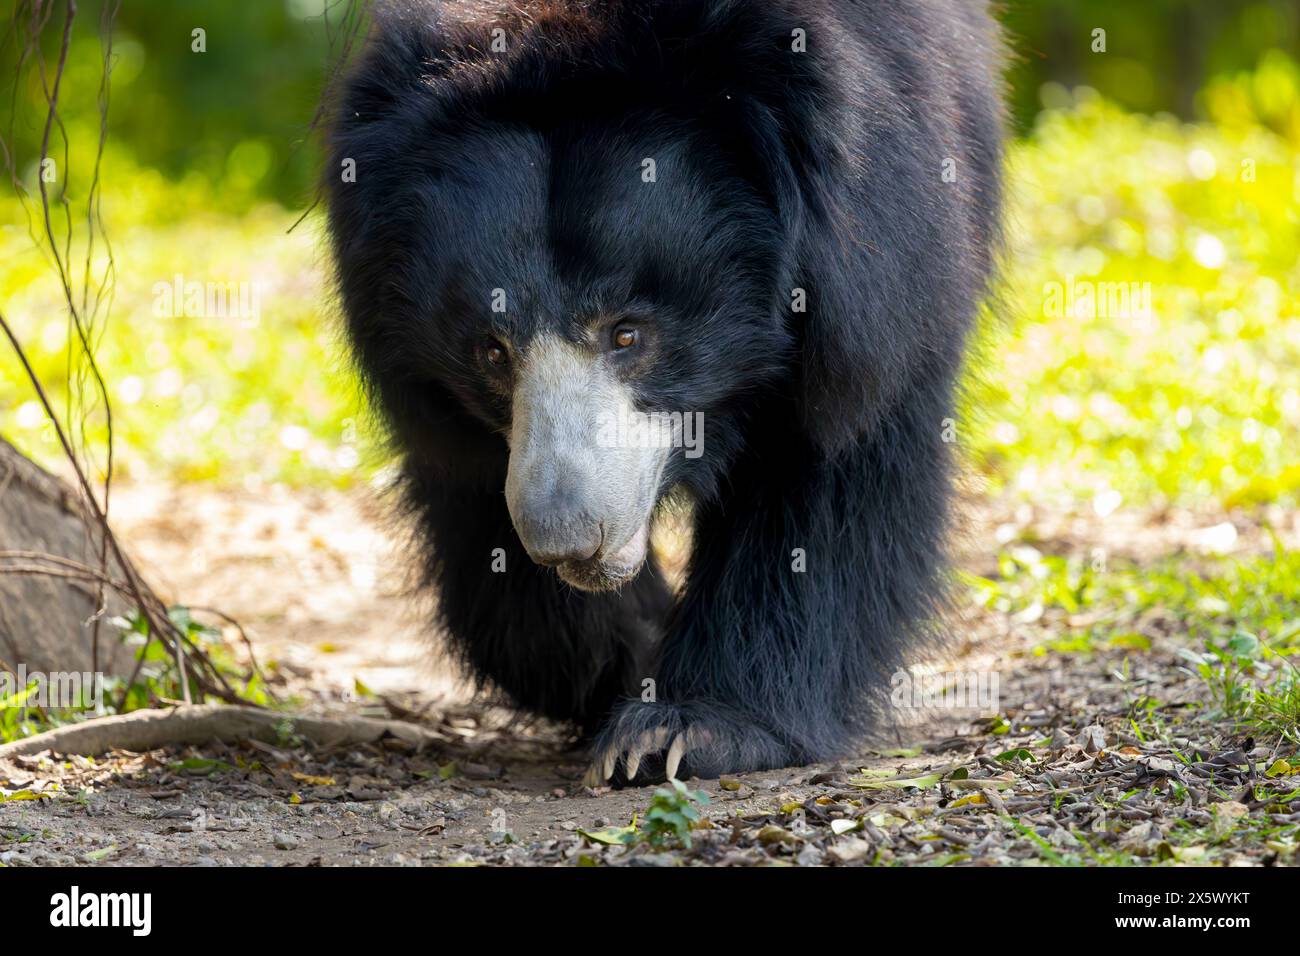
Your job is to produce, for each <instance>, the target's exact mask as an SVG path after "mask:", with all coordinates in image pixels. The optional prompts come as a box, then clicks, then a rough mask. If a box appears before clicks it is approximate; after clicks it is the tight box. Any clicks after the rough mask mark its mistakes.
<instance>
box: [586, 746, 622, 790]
mask: <svg viewBox="0 0 1300 956" xmlns="http://www.w3.org/2000/svg"><path fill="white" fill-rule="evenodd" d="M617 759H618V751H617V750H615V749H614V748H613V747H611V748H609V749H608V750H606V751H605V753H604V754H601V755H599V756H597V757H596V758H595V759H594V760H592V762H591V766H590V767H588V768H587V774H586V776H584V777H583V778H582V785H583V786H584V787H602V786H604V785H605V781H607V780H608V779H609V778H610V777H612V776H614V762H615V761H616V760H617Z"/></svg>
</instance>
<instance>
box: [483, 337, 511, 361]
mask: <svg viewBox="0 0 1300 956" xmlns="http://www.w3.org/2000/svg"><path fill="white" fill-rule="evenodd" d="M483 357H484V358H485V359H487V361H488V364H489V365H495V366H496V367H497V368H501V367H502V366H504V365H505V364H506V362H508V361H510V356H509V354H508V353H507V352H506V347H505V346H504V345H502V344H501V343H500V342H498V341H497V340H496V339H488V341H487V343H486V344H485V345H484V346H483Z"/></svg>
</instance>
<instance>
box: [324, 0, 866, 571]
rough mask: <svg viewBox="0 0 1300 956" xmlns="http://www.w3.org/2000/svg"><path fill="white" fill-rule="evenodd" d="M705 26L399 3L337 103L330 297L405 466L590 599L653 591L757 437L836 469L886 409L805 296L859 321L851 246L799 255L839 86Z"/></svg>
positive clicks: (823, 210)
mask: <svg viewBox="0 0 1300 956" xmlns="http://www.w3.org/2000/svg"><path fill="white" fill-rule="evenodd" d="M595 6H599V5H595ZM595 6H593V8H592V9H595ZM715 6H716V8H717V10H719V11H722V12H721V13H717V14H716V16H715V15H714V14H709V13H708V12H707V11H708V10H709V9H710V5H708V4H694V5H674V4H665V5H659V4H648V3H637V2H630V0H629V2H615V3H610V4H608V5H607V6H604V7H603V8H602V9H603V13H602V15H601V16H602V17H603V19H600V18H597V17H596V16H595V15H594V14H593V17H592V19H590V20H587V19H583V18H582V17H581V16H580V15H578V14H575V13H574V11H575V10H579V11H580V10H582V9H585V8H583V7H581V6H579V5H565V7H564V9H565V11H566V13H565V14H564V15H563V16H561V15H559V14H556V15H555V16H550V15H549V14H548V13H547V10H548V9H550V8H549V7H548V5H547V4H546V3H534V4H517V5H516V4H506V5H503V7H502V9H501V12H499V13H498V14H495V15H494V17H493V19H491V20H490V22H489V21H483V20H481V19H475V18H474V17H472V16H469V14H468V11H469V10H471V9H478V8H479V7H473V8H471V7H466V6H464V5H456V4H447V5H439V4H432V5H430V4H417V5H410V6H407V5H402V4H390V5H389V7H388V14H387V19H386V20H385V19H382V18H381V21H380V22H379V23H378V24H377V26H376V28H375V30H374V33H373V34H372V36H371V37H370V38H369V40H368V42H367V45H366V49H365V51H364V53H363V54H362V55H361V57H360V59H359V62H358V63H357V64H354V65H353V67H352V68H351V69H349V70H348V71H347V72H346V73H345V74H344V75H343V79H342V82H341V83H340V84H339V86H338V88H337V90H336V94H337V95H336V100H335V103H334V106H333V109H332V119H331V122H330V127H329V141H328V149H329V157H330V158H329V160H328V163H327V166H326V173H325V180H324V184H325V185H324V190H325V193H326V196H327V199H328V202H329V213H330V233H331V236H332V239H333V243H334V253H335V260H336V263H337V270H338V272H337V275H338V288H339V294H340V297H341V299H342V306H343V311H344V313H345V315H346V317H347V324H348V331H349V335H350V338H351V342H352V345H353V349H354V353H355V355H356V357H357V360H358V366H359V368H360V370H361V372H362V375H363V378H364V380H365V381H366V383H367V384H368V386H369V388H370V390H371V392H372V393H373V396H374V398H375V399H376V404H377V406H378V408H379V409H380V410H381V411H382V412H383V413H384V415H385V418H386V419H387V423H388V425H389V427H390V429H391V431H392V434H393V436H394V439H395V442H396V444H397V446H398V447H399V448H400V449H401V451H402V452H403V453H404V455H405V461H406V468H407V469H408V470H410V469H414V470H416V471H419V472H420V473H421V476H422V479H423V480H425V481H426V482H427V480H429V476H436V478H435V479H434V480H437V481H445V482H449V483H450V482H457V483H465V482H469V483H474V484H476V485H478V486H479V487H496V488H499V489H500V490H502V491H503V492H504V494H505V499H506V503H507V505H508V508H509V513H510V516H511V520H512V523H513V525H514V528H515V530H516V532H517V533H518V536H519V538H520V541H521V542H522V543H523V545H524V547H525V548H526V550H527V551H528V553H529V555H530V556H531V557H532V558H533V559H534V560H535V561H537V562H539V563H542V564H546V565H553V566H555V567H556V568H557V570H558V572H559V574H560V575H561V576H562V577H563V578H564V579H565V580H566V581H568V582H569V583H571V584H573V585H575V586H577V587H580V588H583V589H587V590H605V589H609V588H614V587H617V586H619V585H620V584H622V583H623V582H626V581H627V580H629V579H630V578H631V577H633V576H635V574H636V573H637V571H638V570H639V569H640V567H641V564H642V562H643V561H644V559H645V555H646V550H647V543H648V536H649V526H650V521H651V518H652V515H653V513H654V510H655V507H656V505H657V504H658V503H659V502H660V501H661V500H662V499H663V497H664V496H665V495H666V494H667V493H668V492H669V491H670V490H671V489H672V488H674V487H676V486H685V487H687V488H688V489H690V490H691V491H693V492H694V493H695V494H696V495H698V496H709V495H713V494H715V493H716V492H717V490H718V488H719V486H720V485H721V484H722V483H724V482H725V474H726V470H727V466H728V463H729V462H730V461H731V460H733V458H734V456H735V455H736V454H737V452H738V451H739V450H740V449H741V448H742V447H744V446H745V445H746V444H747V442H748V440H749V439H748V437H747V434H746V429H747V428H749V427H750V426H751V425H752V423H753V421H754V420H755V419H756V418H760V417H762V416H765V415H769V414H770V415H773V416H775V417H777V418H779V419H781V423H782V426H783V427H784V426H787V425H788V426H789V427H790V428H792V429H793V430H794V431H796V432H798V433H799V434H798V435H797V436H792V438H796V437H797V439H798V440H799V441H804V440H807V442H808V444H809V445H810V446H811V447H816V448H820V449H828V448H833V447H834V446H835V445H836V444H837V443H842V442H843V441H844V440H846V438H847V437H851V435H852V434H853V433H854V432H855V431H856V430H857V429H858V428H859V427H860V425H861V421H860V419H861V418H862V417H863V415H864V413H863V412H862V410H861V409H862V407H864V406H865V394H866V392H867V391H868V390H869V388H870V386H871V377H870V375H869V374H867V373H864V372H863V369H864V368H865V367H866V366H867V363H865V362H863V361H860V360H857V356H858V354H859V351H860V350H861V349H862V348H863V347H864V346H863V344H862V343H859V342H853V341H844V342H836V341H834V340H835V339H836V338H838V337H839V336H838V334H837V333H838V331H839V326H838V325H837V326H833V327H831V328H828V329H827V330H825V331H821V332H817V331H815V330H813V329H812V327H811V326H810V325H809V322H810V321H816V320H815V318H814V317H811V316H808V315H804V314H803V313H804V311H805V308H804V303H803V299H804V297H805V296H806V295H807V292H806V290H805V289H803V288H800V287H799V285H800V282H799V279H798V278H797V277H798V276H805V275H807V274H808V273H809V271H810V270H813V271H815V270H816V269H821V270H824V273H825V281H823V282H822V283H821V285H820V289H819V291H820V293H821V295H822V297H823V301H834V300H835V299H836V298H837V297H842V296H843V295H844V293H843V291H842V290H839V289H837V287H836V282H839V283H840V285H846V284H845V283H843V282H842V281H841V280H840V277H839V276H836V275H835V269H836V268H837V267H838V264H839V263H840V260H841V259H842V257H843V255H844V252H843V249H844V248H847V247H849V246H851V245H852V242H851V238H850V237H847V236H845V237H841V236H840V235H839V233H838V231H837V230H836V229H835V228H834V227H831V228H819V229H817V230H815V235H816V236H817V237H818V239H819V241H826V242H828V249H827V251H826V252H825V254H821V253H819V252H818V250H816V249H813V248H810V247H809V246H808V244H807V243H806V242H805V241H804V239H803V237H804V236H805V235H807V234H810V233H813V232H814V231H810V230H809V229H808V228H807V227H806V223H807V222H808V221H809V220H810V219H813V218H821V219H826V218H827V217H831V210H830V209H829V205H828V204H829V202H830V201H829V199H828V197H829V196H831V195H832V194H833V192H834V190H833V189H832V188H831V186H830V184H829V179H828V177H833V175H838V174H839V173H838V172H835V169H836V162H837V156H839V153H840V150H841V146H840V145H839V143H838V142H837V139H836V131H835V130H834V129H833V128H832V126H833V124H828V122H827V120H826V119H825V118H824V116H825V115H826V114H828V111H829V113H830V114H835V113H836V110H835V108H834V104H828V103H826V102H823V101H821V100H819V96H820V94H821V91H822V86H821V85H820V81H819V80H818V79H817V77H818V76H819V75H820V74H822V73H824V70H823V69H820V68H818V67H815V66H814V65H813V64H812V62H811V57H808V58H806V60H807V62H806V63H805V62H803V61H799V60H792V59H791V57H790V51H789V37H790V33H791V31H790V28H789V27H790V24H788V23H784V22H779V21H774V22H767V21H765V20H764V19H763V18H762V16H759V17H757V18H756V17H755V15H754V14H753V11H752V10H751V11H750V16H749V17H748V18H746V19H745V20H744V22H743V23H736V24H732V23H729V22H727V20H726V19H725V16H724V14H726V12H727V10H728V9H729V5H728V4H725V3H720V4H717V5H715ZM780 9H781V8H779V7H773V8H772V10H773V11H774V12H773V13H772V16H773V17H776V16H777V15H778V13H779V12H780ZM520 10H527V11H528V15H527V16H524V15H523V14H521V13H520V12H519V11H520ZM702 11H703V12H702ZM678 12H680V16H682V17H686V18H688V19H687V20H686V21H683V22H676V20H674V19H672V18H673V17H674V16H677V15H678ZM780 15H781V16H786V14H780ZM701 16H706V17H707V16H714V20H709V21H708V22H699V20H698V18H699V17H701ZM457 17H462V18H461V19H457ZM466 17H468V18H466ZM656 17H659V18H661V20H655V18H656ZM662 18H668V19H666V20H663V19H662ZM715 20H716V22H715ZM742 26H743V31H742V30H741V27H742ZM637 37H641V38H642V40H640V41H638V40H637ZM681 38H690V39H689V40H684V39H681ZM498 39H499V40H500V48H499V49H498V48H497V47H496V42H497V40H498ZM814 115H815V116H818V117H821V118H820V119H817V120H816V121H814V119H813V117H814ZM831 218H833V217H831ZM810 258H812V259H818V260H820V261H818V262H816V263H810V262H809V261H808V260H809V259H810ZM843 271H844V274H845V275H847V274H848V273H849V270H847V269H845V270H843ZM803 284H808V283H803ZM845 311H847V310H845ZM840 312H841V310H838V309H836V310H832V311H830V312H828V313H826V314H827V315H830V316H838V315H840ZM823 321H825V320H823ZM810 410H811V412H810ZM801 421H802V423H803V424H802V427H801V425H800V422H801ZM810 422H811V424H809V423H810ZM769 430H770V428H769ZM788 447H796V446H788ZM798 447H803V446H798ZM796 453H803V452H796Z"/></svg>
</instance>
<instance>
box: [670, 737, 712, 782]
mask: <svg viewBox="0 0 1300 956" xmlns="http://www.w3.org/2000/svg"><path fill="white" fill-rule="evenodd" d="M711 739H712V734H710V733H709V732H708V731H707V730H703V729H701V728H699V727H695V726H692V727H687V728H686V730H684V731H682V732H681V733H680V734H678V735H677V738H676V739H675V740H674V741H673V744H672V746H671V747H669V748H668V759H667V760H666V761H665V762H664V773H665V775H666V776H667V777H668V779H669V780H675V779H677V768H678V767H680V766H681V763H682V758H683V757H684V756H686V754H687V753H689V752H690V751H692V750H696V749H698V748H699V747H702V746H704V745H705V744H707V743H708V742H709V741H710V740H711Z"/></svg>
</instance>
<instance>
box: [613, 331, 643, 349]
mask: <svg viewBox="0 0 1300 956" xmlns="http://www.w3.org/2000/svg"><path fill="white" fill-rule="evenodd" d="M639 339H640V336H639V335H638V334H637V330H636V329H633V328H630V327H628V326H626V325H623V326H620V327H619V328H617V329H615V330H614V348H616V349H630V348H631V347H632V346H634V345H636V343H637V341H638V340H639Z"/></svg>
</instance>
